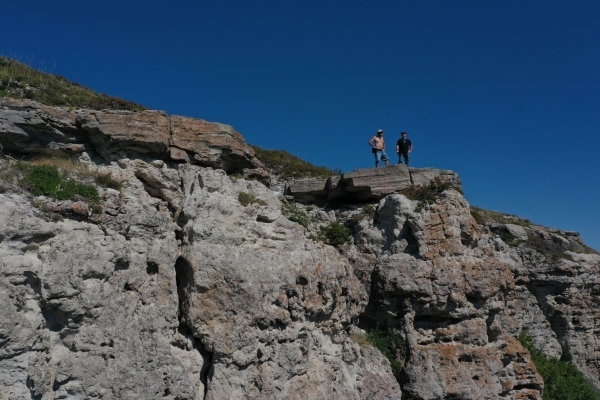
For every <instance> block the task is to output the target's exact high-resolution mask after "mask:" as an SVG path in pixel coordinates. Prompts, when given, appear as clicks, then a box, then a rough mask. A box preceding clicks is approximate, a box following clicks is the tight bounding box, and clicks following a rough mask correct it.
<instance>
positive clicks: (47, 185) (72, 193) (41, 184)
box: [18, 164, 100, 203]
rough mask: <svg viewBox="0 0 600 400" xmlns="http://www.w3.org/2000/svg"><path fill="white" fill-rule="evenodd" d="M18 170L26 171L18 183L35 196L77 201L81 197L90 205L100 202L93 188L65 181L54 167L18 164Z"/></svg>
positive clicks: (72, 181)
mask: <svg viewBox="0 0 600 400" xmlns="http://www.w3.org/2000/svg"><path fill="white" fill-rule="evenodd" d="M18 168H22V169H24V170H26V176H25V178H23V179H21V181H20V183H22V184H23V185H25V186H26V187H27V188H29V189H30V190H31V192H32V193H33V194H34V195H36V196H50V197H53V198H55V199H57V200H77V199H78V198H80V197H81V198H84V199H86V200H88V201H90V202H91V203H97V202H98V201H100V196H99V195H98V190H96V188H95V187H94V186H92V185H85V184H82V183H79V182H77V181H75V180H67V179H65V176H64V175H63V174H61V173H60V171H59V170H58V168H56V167H54V166H50V165H23V164H20V165H18Z"/></svg>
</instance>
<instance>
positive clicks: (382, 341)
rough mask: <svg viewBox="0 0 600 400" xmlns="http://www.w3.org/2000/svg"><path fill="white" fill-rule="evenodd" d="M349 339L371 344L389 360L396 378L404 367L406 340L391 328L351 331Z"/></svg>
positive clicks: (361, 343)
mask: <svg viewBox="0 0 600 400" xmlns="http://www.w3.org/2000/svg"><path fill="white" fill-rule="evenodd" d="M350 339H352V340H353V341H355V342H356V343H358V344H360V345H363V346H373V347H375V348H377V349H378V350H379V351H380V352H381V354H383V355H384V356H385V358H387V359H388V360H389V361H390V365H391V367H392V372H393V373H394V376H395V377H396V379H398V378H399V375H400V372H401V371H402V369H403V368H404V362H403V359H404V351H405V347H406V342H405V341H404V340H402V338H401V337H400V336H399V335H398V334H396V332H394V330H393V329H392V328H387V329H385V328H383V327H379V326H378V327H377V328H371V329H367V332H366V334H362V333H353V334H351V335H350Z"/></svg>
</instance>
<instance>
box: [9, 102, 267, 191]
mask: <svg viewBox="0 0 600 400" xmlns="http://www.w3.org/2000/svg"><path fill="white" fill-rule="evenodd" d="M0 145H2V146H3V148H4V149H5V150H7V151H9V152H16V153H18V154H50V155H57V156H59V155H62V156H65V155H67V156H68V155H71V154H75V153H80V152H84V151H86V152H88V153H89V154H90V156H92V157H94V156H96V157H98V156H99V157H102V158H103V159H104V160H107V161H116V160H120V159H123V158H140V157H141V158H146V159H149V158H150V159H161V160H169V161H170V160H172V161H175V162H191V163H195V164H200V165H203V166H206V167H213V168H220V169H224V170H225V171H227V172H230V173H241V174H244V176H246V177H253V178H257V179H259V180H262V181H263V182H265V183H267V184H268V178H269V175H268V173H267V172H266V171H265V169H264V166H263V165H262V163H261V162H260V161H259V160H258V159H257V158H256V157H255V156H254V150H253V149H252V148H251V147H250V146H248V145H247V144H246V142H245V141H244V138H243V137H242V135H240V134H239V133H238V132H236V131H235V130H234V129H233V128H232V127H231V126H229V125H224V124H219V123H213V122H207V121H204V120H200V119H193V118H186V117H179V116H172V117H169V116H168V115H167V114H166V113H165V112H163V111H152V110H150V111H112V110H103V111H99V110H76V111H68V110H64V109H61V108H54V107H48V106H45V105H42V104H39V103H37V102H35V101H32V100H15V99H10V98H2V99H0Z"/></svg>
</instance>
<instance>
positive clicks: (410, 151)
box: [408, 142, 413, 153]
mask: <svg viewBox="0 0 600 400" xmlns="http://www.w3.org/2000/svg"><path fill="white" fill-rule="evenodd" d="M412 151H413V144H412V142H410V148H409V149H408V152H409V153H412Z"/></svg>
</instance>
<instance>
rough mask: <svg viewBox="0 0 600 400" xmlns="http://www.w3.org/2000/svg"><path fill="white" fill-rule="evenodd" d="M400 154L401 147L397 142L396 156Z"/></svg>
mask: <svg viewBox="0 0 600 400" xmlns="http://www.w3.org/2000/svg"><path fill="white" fill-rule="evenodd" d="M399 153H400V145H399V144H398V142H396V154H399Z"/></svg>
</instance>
